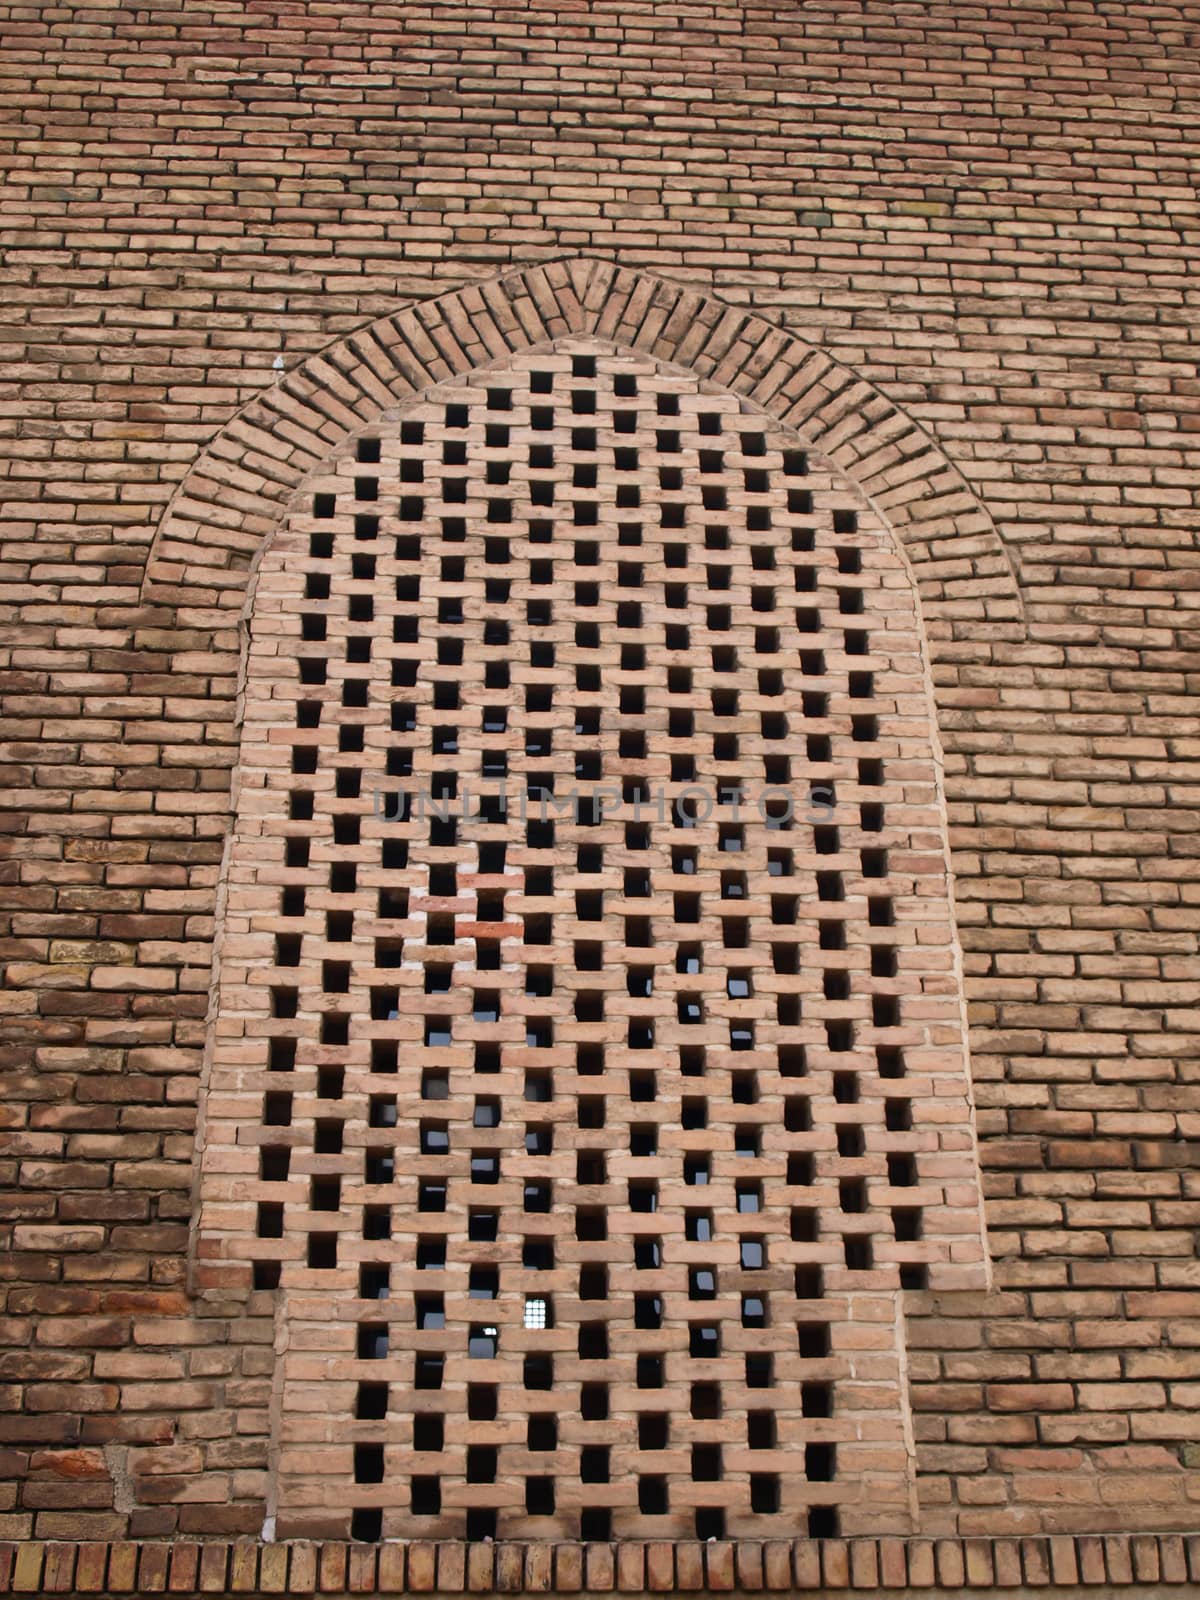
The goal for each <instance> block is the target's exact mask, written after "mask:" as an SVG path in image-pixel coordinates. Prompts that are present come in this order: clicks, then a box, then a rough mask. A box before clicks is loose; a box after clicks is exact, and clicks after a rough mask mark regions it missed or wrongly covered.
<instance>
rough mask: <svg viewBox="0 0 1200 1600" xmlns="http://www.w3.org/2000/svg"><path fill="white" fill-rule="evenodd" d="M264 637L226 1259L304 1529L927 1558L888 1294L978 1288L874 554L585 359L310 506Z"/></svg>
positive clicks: (741, 444)
mask: <svg viewBox="0 0 1200 1600" xmlns="http://www.w3.org/2000/svg"><path fill="white" fill-rule="evenodd" d="M251 624H252V625H251V641H250V650H249V658H248V671H247V678H246V699H245V713H244V719H243V731H242V743H241V750H240V756H239V764H238V777H239V797H240V798H239V812H238V821H237V824H236V828H235V834H234V843H233V855H232V862H231V867H230V872H229V877H228V880H227V883H226V890H225V933H224V937H223V941H222V945H221V950H222V957H221V984H220V992H219V995H218V999H217V1011H216V1023H215V1036H214V1047H213V1064H212V1069H211V1076H210V1081H209V1089H208V1098H207V1113H206V1120H205V1130H204V1133H205V1162H206V1178H205V1182H204V1186H203V1190H202V1194H203V1213H202V1216H201V1232H202V1240H201V1250H202V1253H203V1259H204V1260H205V1262H206V1264H208V1265H213V1264H216V1263H220V1262H235V1261H238V1260H241V1261H243V1262H247V1263H249V1262H253V1264H254V1269H253V1270H254V1282H255V1286H256V1287H258V1288H262V1289H272V1288H275V1287H276V1286H279V1288H280V1291H281V1293H282V1294H283V1295H284V1297H285V1298H284V1307H283V1316H284V1319H285V1326H286V1332H285V1334H284V1344H283V1352H284V1353H283V1355H282V1358H281V1359H282V1372H281V1374H280V1380H279V1385H280V1400H279V1406H280V1419H279V1424H278V1429H279V1435H278V1452H279V1454H278V1459H279V1468H278V1472H279V1486H278V1492H277V1496H276V1497H275V1498H273V1501H272V1506H273V1515H274V1517H275V1526H276V1527H277V1529H278V1531H279V1532H280V1534H282V1535H284V1536H289V1537H291V1536H297V1535H312V1534H313V1533H337V1532H340V1533H341V1534H342V1535H343V1536H344V1535H345V1533H346V1532H347V1531H348V1530H350V1529H351V1528H353V1531H354V1532H355V1533H356V1534H357V1535H358V1536H359V1537H363V1538H373V1537H378V1536H379V1534H380V1533H381V1532H382V1533H383V1535H385V1536H388V1537H394V1536H396V1535H401V1536H409V1537H411V1536H413V1535H415V1534H417V1533H424V1534H426V1535H428V1536H430V1537H442V1538H444V1537H453V1536H455V1535H457V1536H460V1537H461V1536H462V1535H464V1534H465V1535H466V1536H467V1537H468V1538H473V1539H480V1538H483V1537H494V1536H497V1535H499V1536H501V1537H505V1536H509V1537H511V1536H513V1535H516V1534H518V1533H519V1534H521V1535H522V1536H525V1537H529V1536H531V1535H541V1536H543V1537H548V1538H553V1537H563V1536H566V1537H572V1536H578V1535H579V1534H580V1533H581V1532H582V1534H583V1535H584V1536H585V1537H602V1538H603V1537H608V1536H610V1535H614V1536H616V1537H618V1538H628V1537H635V1536H641V1537H647V1536H654V1537H662V1538H672V1537H679V1536H687V1535H692V1534H696V1535H698V1536H699V1537H701V1538H710V1537H717V1538H723V1537H725V1536H726V1535H727V1534H729V1535H734V1534H736V1535H738V1536H740V1537H745V1536H754V1535H756V1534H758V1535H761V1534H764V1533H767V1532H770V1531H772V1530H779V1531H783V1530H787V1529H793V1530H794V1529H795V1528H796V1527H797V1526H799V1527H801V1528H803V1527H805V1526H806V1525H807V1526H808V1528H809V1529H810V1530H811V1531H813V1532H820V1533H822V1534H824V1535H829V1534H833V1533H835V1532H836V1531H837V1528H838V1526H839V1517H840V1519H841V1523H842V1524H843V1525H845V1526H846V1527H848V1528H849V1529H853V1528H856V1527H859V1526H861V1527H863V1528H870V1529H871V1530H872V1531H876V1532H878V1531H882V1530H885V1529H887V1528H889V1527H895V1528H897V1529H904V1528H907V1526H908V1524H909V1506H908V1501H909V1492H910V1491H909V1485H908V1478H907V1452H906V1449H905V1442H904V1441H905V1433H906V1411H907V1405H906V1396H905V1395H904V1393H903V1390H902V1386H901V1383H900V1359H901V1352H900V1348H899V1347H900V1343H901V1341H902V1338H903V1334H902V1329H901V1328H900V1327H899V1305H898V1298H897V1291H898V1290H899V1289H900V1288H901V1287H902V1286H904V1287H908V1288H924V1287H926V1286H929V1287H933V1288H940V1289H962V1288H968V1287H982V1286H983V1284H984V1282H985V1277H984V1268H983V1252H982V1247H981V1239H980V1218H979V1201H978V1175H977V1166H976V1159H975V1154H974V1139H973V1131H972V1127H971V1121H970V1103H969V1095H968V1090H967V1077H966V1067H965V1059H964V1043H963V1037H962V1013H961V993H960V990H959V986H958V978H957V971H958V959H957V950H956V945H955V940H954V933H953V926H952V922H951V918H950V906H949V898H948V894H949V891H948V880H947V867H946V857H945V844H944V835H943V815H942V809H941V799H940V794H939V790H938V784H937V774H936V769H935V764H934V748H933V732H932V721H931V717H930V712H929V707H928V697H927V690H926V686H925V678H924V673H923V664H922V658H921V643H920V640H919V637H918V634H917V630H916V619H915V615H914V611H913V604H912V598H911V592H910V582H909V578H908V576H907V574H906V573H905V571H904V568H903V567H902V566H901V564H900V562H899V561H898V560H897V557H896V554H895V551H894V546H893V543H892V539H891V536H890V534H889V532H888V530H887V529H886V528H885V527H883V526H882V525H880V524H879V522H878V520H877V518H876V517H875V516H874V514H873V513H872V512H871V510H870V509H869V507H868V506H867V505H866V504H865V503H864V502H863V501H861V499H860V498H859V497H857V496H856V495H854V494H853V493H852V492H851V491H849V489H848V486H846V485H845V484H844V482H841V483H839V480H838V479H837V478H836V477H831V476H830V474H829V471H828V470H827V468H826V467H825V465H824V463H823V462H822V461H821V459H820V458H810V456H809V454H808V453H806V452H805V451H803V450H802V449H800V448H799V447H798V444H797V442H796V441H795V439H794V437H789V436H788V435H786V434H783V433H781V432H780V431H779V429H778V427H777V425H776V424H774V423H773V422H772V421H771V419H770V418H768V417H766V416H765V415H763V414H761V413H757V414H756V413H755V412H753V411H751V410H748V409H746V408H745V407H744V406H742V405H740V404H739V402H738V401H737V400H736V398H735V397H733V396H732V395H729V394H722V393H721V392H720V391H716V392H713V391H711V390H709V389H707V388H706V387H704V386H702V385H701V384H700V383H699V382H698V380H696V379H695V378H694V377H690V376H688V375H684V374H677V373H675V372H673V371H670V370H668V369H665V368H663V367H661V366H658V365H656V364H654V363H652V362H649V361H647V360H646V359H645V358H643V357H638V358H632V357H629V356H625V355H621V354H614V353H613V352H612V351H611V349H610V348H609V347H608V346H606V345H603V344H600V343H597V342H596V341H595V340H588V341H582V340H573V341H569V342H565V343H564V342H560V343H558V344H556V345H554V346H552V347H550V348H549V349H546V350H543V351H539V352H530V353H529V354H527V355H526V356H524V357H522V358H519V359H517V360H514V361H513V362H512V363H510V364H509V365H506V366H503V367H500V368H492V369H489V370H488V372H487V373H486V374H483V375H480V376H479V377H477V378H476V379H475V381H474V382H473V383H472V384H470V385H468V386H459V385H456V386H449V385H442V386H440V387H439V388H437V389H435V390H433V391H431V392H430V394H429V395H428V396H426V397H425V398H424V399H423V400H421V401H419V402H416V403H413V404H411V405H409V406H407V407H406V408H404V409H403V410H402V411H401V412H400V414H399V416H398V417H396V418H395V419H392V420H389V421H387V422H386V423H385V424H384V425H383V426H382V427H381V428H380V429H378V430H372V431H371V432H370V433H364V434H360V435H359V436H358V438H357V440H356V441H352V442H351V444H350V445H349V446H348V447H347V448H346V449H345V450H344V451H343V452H342V453H341V455H340V456H339V457H338V458H337V460H335V461H334V462H333V463H331V464H329V465H326V466H323V467H322V468H320V469H319V470H318V471H317V473H316V474H315V475H314V476H313V477H311V478H310V479H309V480H308V481H307V482H306V484H305V486H304V489H303V498H302V499H301V500H300V502H299V506H298V509H297V510H296V511H295V512H293V514H292V516H291V517H290V518H289V519H288V521H287V522H286V523H285V524H284V525H283V527H282V528H281V530H280V532H279V533H278V534H277V535H276V537H275V539H274V541H273V542H272V545H271V548H270V551H269V552H268V554H267V555H266V557H265V558H264V561H263V563H262V565H261V567H260V568H259V571H258V575H257V581H256V585H255V591H254V604H253V612H252V618H251ZM501 795H503V797H504V799H503V800H501ZM868 1486H869V1487H868Z"/></svg>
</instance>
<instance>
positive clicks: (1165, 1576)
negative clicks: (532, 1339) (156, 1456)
mask: <svg viewBox="0 0 1200 1600" xmlns="http://www.w3.org/2000/svg"><path fill="white" fill-rule="evenodd" d="M1183 1584H1193V1585H1194V1584H1200V1533H1196V1534H1178V1533H1158V1534H1154V1533H1146V1534H1109V1535H1100V1534H1065V1535H1049V1536H1045V1537H1038V1538H996V1539H983V1538H980V1539H955V1538H947V1539H921V1538H911V1539H904V1538H882V1539H829V1540H822V1541H820V1542H817V1541H814V1540H811V1539H797V1540H786V1539H780V1540H770V1541H764V1542H761V1543H759V1542H750V1541H739V1542H732V1541H720V1542H712V1543H708V1544H700V1543H696V1542H693V1541H679V1542H675V1543H672V1542H669V1541H665V1540H664V1541H654V1542H646V1543H640V1542H631V1543H627V1544H620V1545H609V1544H517V1543H500V1544H494V1545H493V1544H474V1545H463V1544H435V1543H432V1542H422V1541H412V1542H408V1543H395V1544H392V1543H387V1544H381V1545H359V1544H343V1543H332V1542H330V1543H321V1544H316V1543H295V1544H260V1543H258V1542H257V1541H254V1540H249V1539H246V1540H236V1541H225V1542H222V1541H216V1542H206V1543H203V1544H201V1543H197V1542H187V1541H176V1542H174V1543H170V1544H166V1543H138V1542H136V1541H118V1540H113V1541H112V1542H111V1543H104V1542H93V1543H79V1544H75V1543H66V1542H62V1543H59V1542H55V1541H51V1540H30V1541H28V1542H24V1543H19V1544H15V1543H8V1544H0V1594H60V1595H81V1594H93V1595H147V1594H168V1595H192V1594H195V1595H218V1596H220V1595H251V1596H254V1595H308V1594H323V1595H356V1594H363V1595H375V1594H462V1593H468V1594H490V1593H495V1594H519V1593H533V1594H546V1593H552V1594H579V1593H588V1594H592V1593H618V1594H645V1593H680V1592H682V1593H687V1592H693V1593H694V1592H704V1593H727V1594H729V1593H735V1594H746V1593H757V1592H769V1591H774V1592H780V1591H792V1592H795V1591H797V1590H801V1591H807V1592H810V1593H811V1592H820V1593H826V1594H827V1593H831V1592H836V1591H839V1590H857V1591H859V1592H862V1591H863V1590H893V1591H901V1590H903V1591H914V1590H922V1591H926V1592H927V1593H929V1594H930V1595H931V1596H932V1595H933V1594H934V1593H936V1592H938V1591H955V1592H959V1593H961V1592H962V1591H964V1590H969V1591H977V1590H984V1589H1006V1590H1009V1591H1012V1590H1023V1591H1024V1592H1026V1593H1028V1592H1029V1591H1030V1590H1040V1591H1053V1590H1063V1589H1076V1588H1090V1587H1093V1586H1097V1585H1105V1586H1107V1587H1108V1588H1110V1589H1111V1588H1114V1587H1116V1588H1127V1587H1128V1588H1130V1589H1134V1590H1141V1589H1147V1588H1149V1589H1152V1590H1154V1591H1155V1592H1157V1591H1159V1590H1160V1589H1162V1588H1166V1587H1170V1586H1173V1585H1183Z"/></svg>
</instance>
